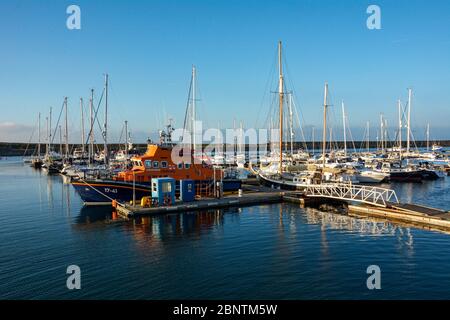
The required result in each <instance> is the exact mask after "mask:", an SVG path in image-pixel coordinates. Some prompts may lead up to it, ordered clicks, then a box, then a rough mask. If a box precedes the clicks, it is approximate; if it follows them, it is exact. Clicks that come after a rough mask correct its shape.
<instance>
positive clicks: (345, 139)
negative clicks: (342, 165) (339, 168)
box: [342, 101, 347, 157]
mask: <svg viewBox="0 0 450 320" xmlns="http://www.w3.org/2000/svg"><path fill="white" fill-rule="evenodd" d="M342 125H343V128H344V156H345V157H347V129H346V127H345V125H346V123H345V107H344V101H342Z"/></svg>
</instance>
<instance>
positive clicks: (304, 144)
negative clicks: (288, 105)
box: [292, 99, 308, 152]
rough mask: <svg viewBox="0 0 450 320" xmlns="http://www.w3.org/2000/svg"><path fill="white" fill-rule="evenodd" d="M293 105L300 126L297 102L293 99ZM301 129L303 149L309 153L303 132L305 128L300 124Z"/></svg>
mask: <svg viewBox="0 0 450 320" xmlns="http://www.w3.org/2000/svg"><path fill="white" fill-rule="evenodd" d="M292 104H293V107H294V111H295V115H296V117H297V121H298V122H299V124H300V119H299V115H298V110H297V106H296V105H295V100H294V99H292ZM299 127H300V133H301V135H302V139H303V147H304V148H305V151H306V152H308V144H307V143H306V138H305V133H304V132H303V126H302V125H301V124H300V126H299Z"/></svg>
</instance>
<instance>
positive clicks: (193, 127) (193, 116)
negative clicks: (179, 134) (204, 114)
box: [192, 66, 196, 154]
mask: <svg viewBox="0 0 450 320" xmlns="http://www.w3.org/2000/svg"><path fill="white" fill-rule="evenodd" d="M195 78H196V70H195V66H192V152H193V153H194V154H195V145H196V141H195V133H196V132H195V131H196V128H195V112H196V110H195V107H196V106H195V99H196V97H195V85H196V83H195Z"/></svg>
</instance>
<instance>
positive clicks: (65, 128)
mask: <svg viewBox="0 0 450 320" xmlns="http://www.w3.org/2000/svg"><path fill="white" fill-rule="evenodd" d="M64 112H65V121H64V139H65V147H66V159H67V158H69V128H68V120H67V97H65V98H64Z"/></svg>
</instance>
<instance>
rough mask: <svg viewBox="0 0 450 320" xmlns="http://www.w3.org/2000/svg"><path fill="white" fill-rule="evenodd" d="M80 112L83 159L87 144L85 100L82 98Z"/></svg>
mask: <svg viewBox="0 0 450 320" xmlns="http://www.w3.org/2000/svg"><path fill="white" fill-rule="evenodd" d="M80 111H81V153H82V155H83V157H84V156H85V154H84V151H85V149H86V147H85V145H84V143H85V140H84V139H85V138H86V137H85V136H84V109H83V98H80Z"/></svg>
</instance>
